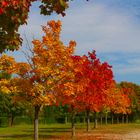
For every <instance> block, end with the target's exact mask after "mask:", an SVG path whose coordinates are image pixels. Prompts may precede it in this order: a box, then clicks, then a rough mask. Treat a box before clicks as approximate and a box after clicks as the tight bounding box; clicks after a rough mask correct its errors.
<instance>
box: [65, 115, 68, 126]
mask: <svg viewBox="0 0 140 140" xmlns="http://www.w3.org/2000/svg"><path fill="white" fill-rule="evenodd" d="M67 123H68V116H67V114H66V115H65V124H67Z"/></svg>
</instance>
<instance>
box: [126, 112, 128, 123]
mask: <svg viewBox="0 0 140 140" xmlns="http://www.w3.org/2000/svg"><path fill="white" fill-rule="evenodd" d="M126 123H128V114H127V115H126Z"/></svg>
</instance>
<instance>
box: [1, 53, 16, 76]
mask: <svg viewBox="0 0 140 140" xmlns="http://www.w3.org/2000/svg"><path fill="white" fill-rule="evenodd" d="M15 64H16V62H15V59H14V58H13V57H11V56H7V55H2V56H1V58H0V70H2V71H5V72H7V73H9V74H12V73H14V72H15V71H16V67H15Z"/></svg>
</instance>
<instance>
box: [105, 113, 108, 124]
mask: <svg viewBox="0 0 140 140" xmlns="http://www.w3.org/2000/svg"><path fill="white" fill-rule="evenodd" d="M107 117H108V113H107V112H105V124H106V125H107V124H108V122H107Z"/></svg>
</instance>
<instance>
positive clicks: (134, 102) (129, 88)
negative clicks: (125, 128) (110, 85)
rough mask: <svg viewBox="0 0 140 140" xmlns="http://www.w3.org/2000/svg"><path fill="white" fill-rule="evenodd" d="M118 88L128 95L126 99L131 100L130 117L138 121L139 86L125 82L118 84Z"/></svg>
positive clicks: (139, 109)
mask: <svg viewBox="0 0 140 140" xmlns="http://www.w3.org/2000/svg"><path fill="white" fill-rule="evenodd" d="M118 86H119V87H120V88H123V89H125V94H128V97H129V98H130V100H131V111H132V113H131V114H132V117H133V118H134V119H138V118H139V115H140V114H139V112H140V86H139V85H137V84H135V83H132V82H126V81H122V82H120V83H118Z"/></svg>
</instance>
